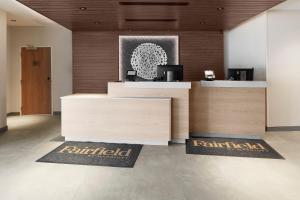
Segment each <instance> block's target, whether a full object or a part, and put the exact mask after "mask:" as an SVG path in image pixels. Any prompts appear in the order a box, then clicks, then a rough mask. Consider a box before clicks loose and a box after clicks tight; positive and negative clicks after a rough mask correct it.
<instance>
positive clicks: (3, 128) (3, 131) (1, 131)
mask: <svg viewBox="0 0 300 200" xmlns="http://www.w3.org/2000/svg"><path fill="white" fill-rule="evenodd" d="M6 131H8V126H4V127H2V128H0V133H5V132H6Z"/></svg>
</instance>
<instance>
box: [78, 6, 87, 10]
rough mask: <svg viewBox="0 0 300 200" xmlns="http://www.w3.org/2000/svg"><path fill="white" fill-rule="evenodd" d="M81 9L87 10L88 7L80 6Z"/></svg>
mask: <svg viewBox="0 0 300 200" xmlns="http://www.w3.org/2000/svg"><path fill="white" fill-rule="evenodd" d="M79 9H80V10H86V9H87V7H80V8H79Z"/></svg>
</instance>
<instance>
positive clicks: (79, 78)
mask: <svg viewBox="0 0 300 200" xmlns="http://www.w3.org/2000/svg"><path fill="white" fill-rule="evenodd" d="M119 35H179V53H180V63H181V64H183V65H184V79H185V80H186V81H198V80H200V79H203V78H204V72H203V71H204V70H205V69H213V70H214V71H215V73H216V76H217V78H218V79H223V78H224V68H223V34H222V33H221V32H201V31H192V32H76V31H75V32H73V92H74V93H85V92H89V93H105V92H107V82H109V81H117V80H118V78H119Z"/></svg>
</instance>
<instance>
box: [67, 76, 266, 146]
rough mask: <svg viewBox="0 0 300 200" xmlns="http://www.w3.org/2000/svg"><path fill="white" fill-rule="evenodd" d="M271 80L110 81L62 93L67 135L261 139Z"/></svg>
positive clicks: (155, 140) (146, 140)
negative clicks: (96, 89)
mask: <svg viewBox="0 0 300 200" xmlns="http://www.w3.org/2000/svg"><path fill="white" fill-rule="evenodd" d="M265 123H266V82H259V81H201V82H200V81H199V82H192V83H191V82H169V83H166V82H110V83H108V94H102V95H101V94H81V95H70V96H66V97H62V135H63V136H65V137H66V140H75V141H101V142H116V143H119V142H126V143H140V144H161V145H167V144H168V142H169V141H171V140H172V141H174V142H181V143H184V142H185V139H188V138H189V137H190V136H195V135H197V136H199V135H202V136H212V137H216V136H217V137H240V138H261V137H263V135H264V133H265Z"/></svg>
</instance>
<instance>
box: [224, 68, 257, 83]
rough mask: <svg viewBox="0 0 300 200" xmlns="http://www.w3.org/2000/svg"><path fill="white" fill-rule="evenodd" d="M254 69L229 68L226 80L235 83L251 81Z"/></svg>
mask: <svg viewBox="0 0 300 200" xmlns="http://www.w3.org/2000/svg"><path fill="white" fill-rule="evenodd" d="M253 74H254V68H229V69H228V79H229V80H235V81H253Z"/></svg>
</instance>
